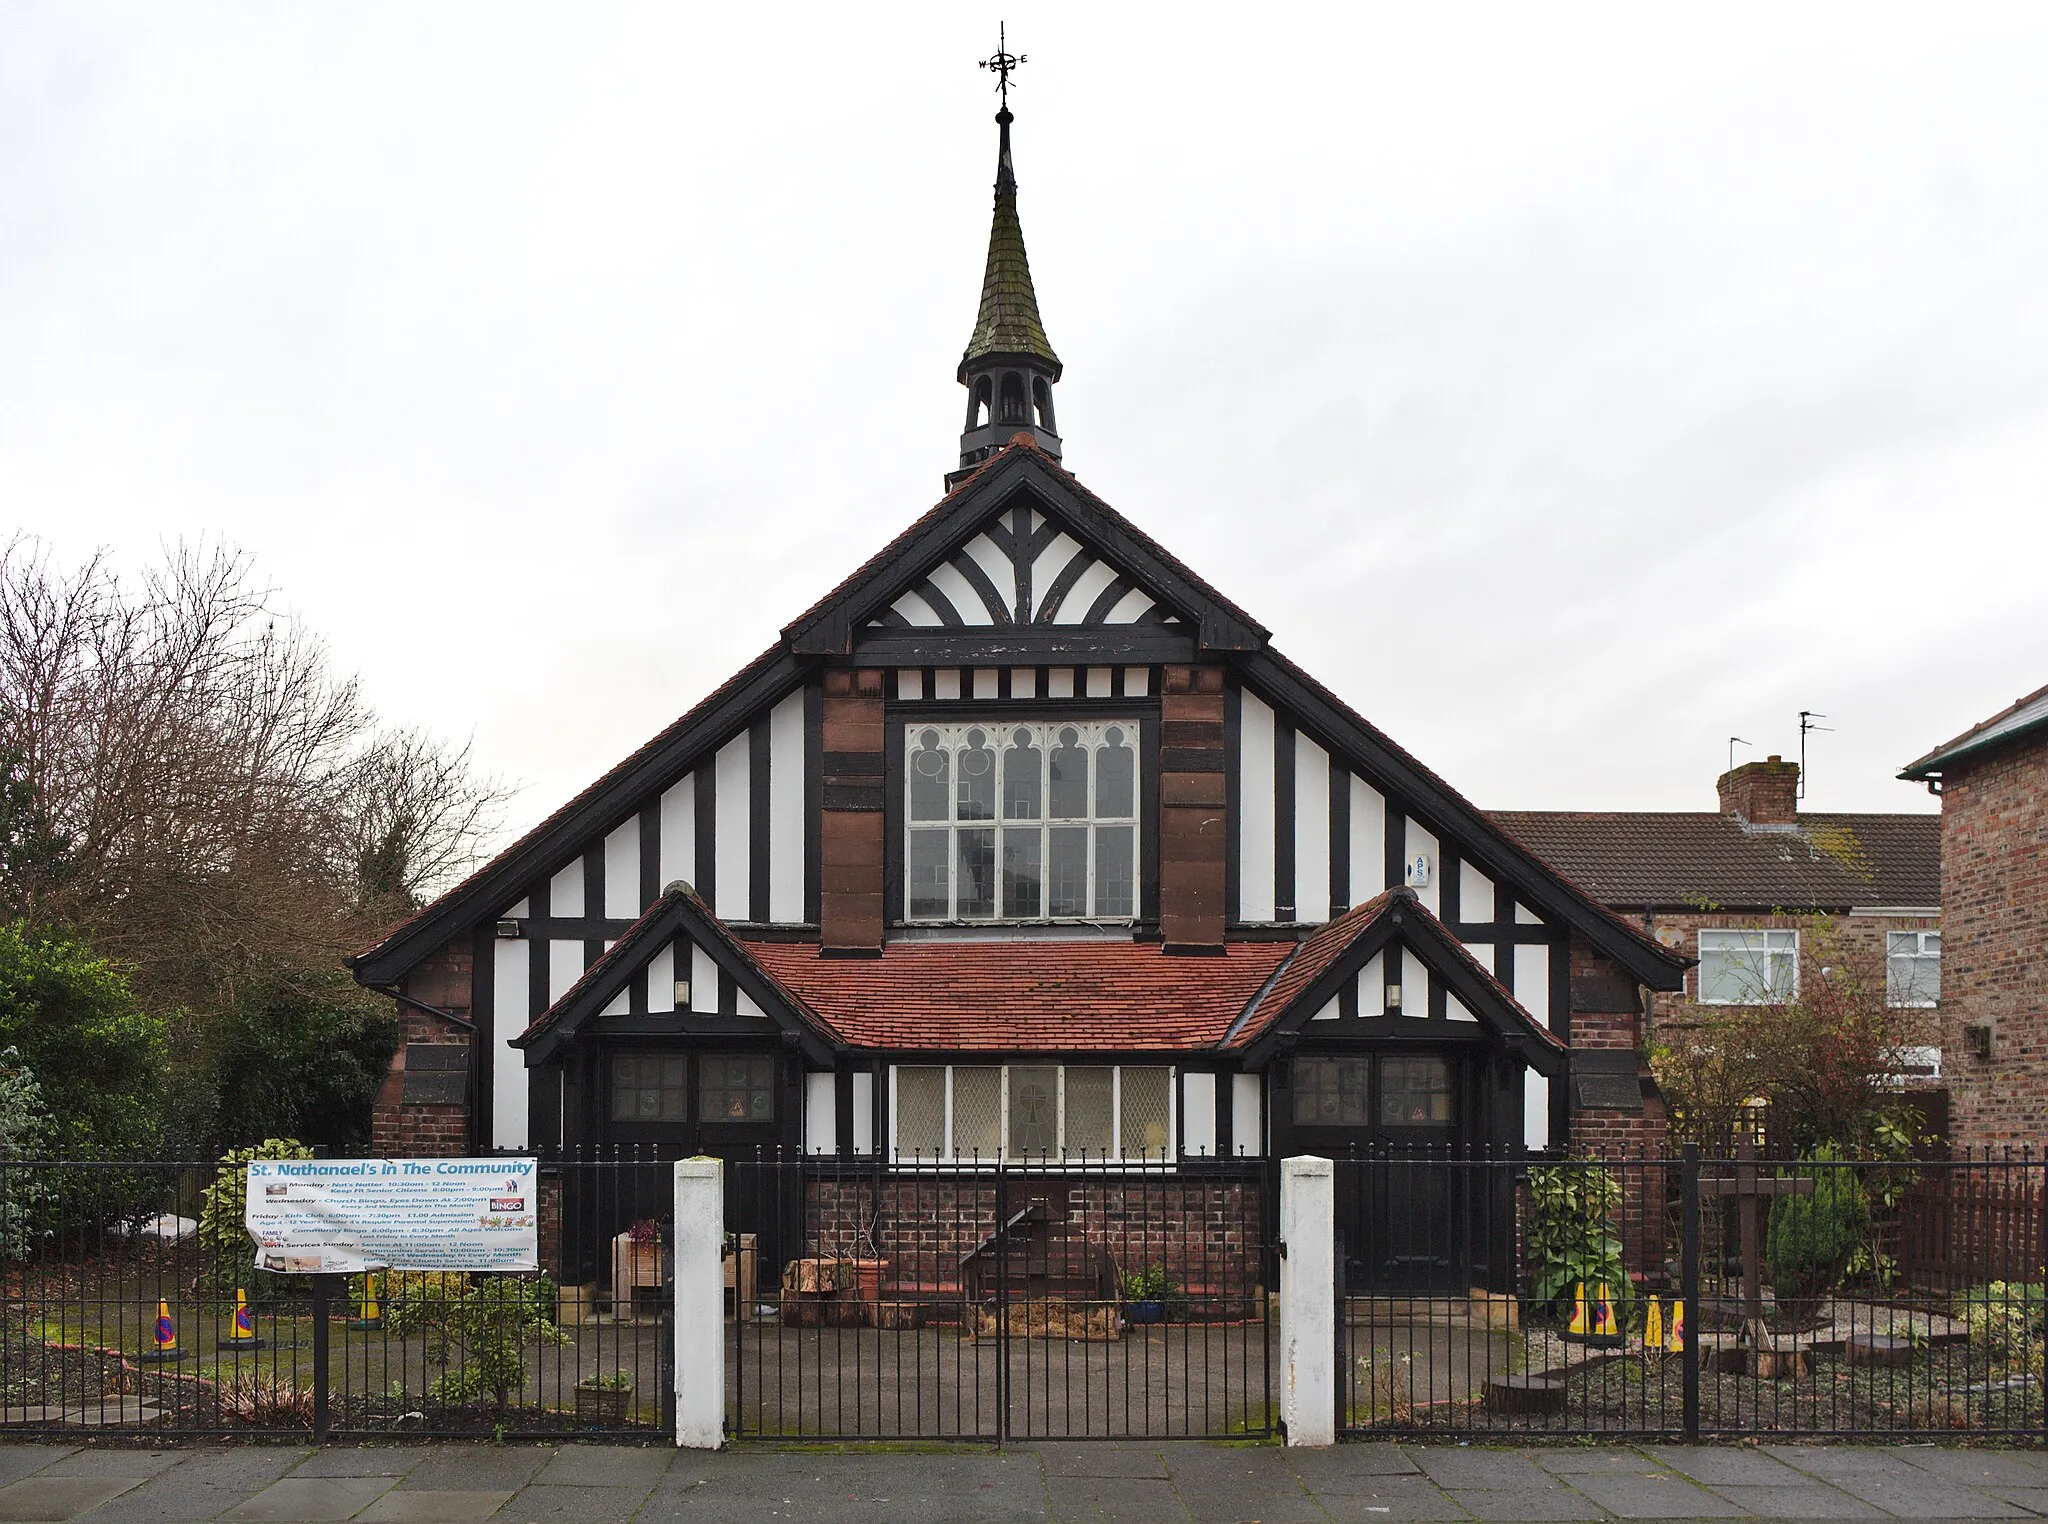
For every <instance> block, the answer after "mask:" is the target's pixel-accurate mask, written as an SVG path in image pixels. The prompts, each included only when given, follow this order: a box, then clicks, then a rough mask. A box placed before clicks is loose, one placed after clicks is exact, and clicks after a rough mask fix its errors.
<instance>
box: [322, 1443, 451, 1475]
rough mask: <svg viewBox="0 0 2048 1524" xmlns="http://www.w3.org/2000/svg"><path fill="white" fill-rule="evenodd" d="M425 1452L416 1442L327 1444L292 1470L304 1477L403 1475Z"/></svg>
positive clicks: (417, 1462) (415, 1464) (423, 1457)
mask: <svg viewBox="0 0 2048 1524" xmlns="http://www.w3.org/2000/svg"><path fill="white" fill-rule="evenodd" d="M426 1454H427V1452H426V1451H425V1450H423V1449H421V1448H420V1447H419V1446H418V1445H329V1446H327V1447H326V1448H325V1449H320V1450H315V1451H314V1452H313V1453H312V1454H311V1455H309V1456H307V1457H306V1463H305V1464H304V1465H303V1466H301V1467H299V1468H298V1470H296V1471H294V1472H293V1473H292V1475H293V1476H296V1477H299V1478H301V1479H302V1480H303V1479H310V1478H312V1477H321V1476H404V1475H405V1474H406V1473H407V1472H408V1471H410V1470H412V1468H413V1467H415V1466H417V1465H418V1464H419V1463H420V1462H421V1461H422V1460H424V1459H426Z"/></svg>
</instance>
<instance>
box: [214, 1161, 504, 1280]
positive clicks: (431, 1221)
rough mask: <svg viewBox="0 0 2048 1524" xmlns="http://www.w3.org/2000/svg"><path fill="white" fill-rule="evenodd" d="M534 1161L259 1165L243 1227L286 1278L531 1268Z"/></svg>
mask: <svg viewBox="0 0 2048 1524" xmlns="http://www.w3.org/2000/svg"><path fill="white" fill-rule="evenodd" d="M539 1197H540V1173H539V1170H538V1168H537V1167H536V1164H535V1161H534V1160H532V1159H258V1160H256V1161H255V1162H254V1163H252V1164H251V1165H250V1166H249V1179H248V1207H247V1210H246V1212H245V1214H244V1221H245V1223H246V1225H247V1227H248V1229H249V1236H250V1237H251V1238H253V1239H255V1240H256V1263H257V1265H258V1266H259V1267H260V1268H262V1269H265V1270H274V1271H278V1272H280V1273H281V1274H285V1275H313V1274H323V1275H331V1274H351V1273H354V1272H356V1271H360V1270H538V1269H539V1268H540V1233H539V1224H540V1199H539Z"/></svg>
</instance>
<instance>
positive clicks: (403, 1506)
mask: <svg viewBox="0 0 2048 1524" xmlns="http://www.w3.org/2000/svg"><path fill="white" fill-rule="evenodd" d="M511 1501H512V1493H511V1492H510V1491H500V1492H437V1491H431V1490H429V1489H427V1488H423V1487H421V1488H413V1489H411V1490H409V1491H403V1492H401V1491H398V1490H397V1489H393V1490H392V1491H390V1492H387V1493H385V1494H384V1496H382V1497H381V1498H379V1499H377V1501H376V1502H374V1503H372V1504H371V1505H370V1506H369V1507H368V1508H365V1509H364V1510H363V1511H362V1512H361V1513H359V1514H357V1515H356V1521H357V1524H469V1521H470V1520H474V1519H488V1518H489V1517H490V1516H491V1515H492V1514H494V1513H496V1512H497V1511H498V1510H499V1509H501V1508H503V1507H504V1506H505V1505H506V1504H507V1503H509V1502H511Z"/></svg>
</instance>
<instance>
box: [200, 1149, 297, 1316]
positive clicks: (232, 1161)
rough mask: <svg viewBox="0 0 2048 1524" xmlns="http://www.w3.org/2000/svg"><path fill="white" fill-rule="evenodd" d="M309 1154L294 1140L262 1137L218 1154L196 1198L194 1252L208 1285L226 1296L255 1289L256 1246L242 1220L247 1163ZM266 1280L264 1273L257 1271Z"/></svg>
mask: <svg viewBox="0 0 2048 1524" xmlns="http://www.w3.org/2000/svg"><path fill="white" fill-rule="evenodd" d="M312 1157H313V1150H312V1149H310V1148H308V1147H306V1145H305V1144H303V1143H301V1142H300V1141H299V1140H298V1139H297V1138H265V1139H264V1140H263V1141H262V1142H261V1143H258V1144H255V1145H254V1146H253V1147H249V1148H237V1149H233V1150H231V1151H229V1152H228V1153H225V1154H222V1155H221V1157H220V1168H218V1169H217V1170H215V1171H214V1174H213V1183H212V1184H211V1185H209V1186H208V1187H207V1188H206V1190H205V1192H204V1194H203V1195H202V1196H201V1198H200V1207H199V1231H198V1234H197V1237H198V1240H199V1250H200V1253H201V1254H203V1255H204V1256H205V1259H206V1277H207V1280H208V1281H209V1282H210V1283H211V1285H212V1286H213V1287H214V1288H215V1289H217V1290H219V1291H221V1292H227V1291H230V1290H232V1289H233V1288H234V1287H236V1286H243V1287H247V1288H248V1289H249V1290H251V1291H252V1292H253V1291H255V1290H257V1288H258V1286H259V1285H261V1284H265V1282H259V1280H258V1275H259V1272H258V1271H257V1269H256V1244H255V1241H254V1240H253V1239H251V1238H250V1237H249V1227H248V1222H247V1218H246V1211H247V1201H248V1190H249V1164H250V1162H251V1161H252V1160H255V1159H310V1158H312ZM260 1273H261V1274H263V1275H264V1276H265V1277H266V1278H267V1276H268V1272H260Z"/></svg>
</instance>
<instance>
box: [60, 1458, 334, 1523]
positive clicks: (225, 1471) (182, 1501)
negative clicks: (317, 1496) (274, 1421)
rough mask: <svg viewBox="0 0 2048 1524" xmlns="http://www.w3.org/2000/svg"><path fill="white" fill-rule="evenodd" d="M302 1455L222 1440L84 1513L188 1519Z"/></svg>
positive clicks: (103, 1517)
mask: <svg viewBox="0 0 2048 1524" xmlns="http://www.w3.org/2000/svg"><path fill="white" fill-rule="evenodd" d="M305 1458H306V1452H305V1451H304V1450H300V1449H284V1448H281V1447H272V1446H269V1445H222V1446H219V1447H218V1448H209V1449H203V1450H197V1451H194V1452H193V1453H192V1456H191V1458H190V1459H188V1460H187V1461H186V1462H185V1463H184V1464H183V1465H181V1466H178V1467H176V1468H175V1469H173V1470H170V1471H166V1472H164V1473H162V1474H161V1475H159V1476H155V1477H152V1478H150V1479H149V1480H148V1481H147V1482H145V1483H144V1484H143V1485H142V1486H140V1487H136V1488H134V1489H132V1490H131V1491H128V1492H124V1493H122V1494H121V1495H120V1496H119V1497H117V1498H115V1499H114V1500H113V1501H112V1502H111V1503H108V1504H106V1505H104V1506H103V1507H100V1508H96V1509H94V1510H93V1511H92V1513H91V1514H89V1515H88V1516H87V1517H88V1518H89V1519H90V1520H91V1524H173V1521H175V1524H191V1521H192V1520H194V1519H211V1518H213V1517H214V1516H215V1515H216V1514H220V1513H225V1512H226V1511H227V1510H228V1509H230V1508H233V1507H234V1506H235V1505H236V1504H238V1503H242V1502H246V1501H247V1500H248V1499H250V1498H252V1497H254V1496H255V1495H256V1494H257V1493H259V1492H261V1491H262V1490H263V1489H264V1488H265V1487H268V1486H269V1485H270V1484H271V1483H272V1482H274V1481H276V1480H277V1479H278V1478H279V1477H281V1476H283V1475H284V1474H285V1473H286V1472H287V1471H290V1470H291V1469H292V1467H293V1466H295V1465H297V1464H299V1462H301V1461H303V1460H304V1459H305Z"/></svg>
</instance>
